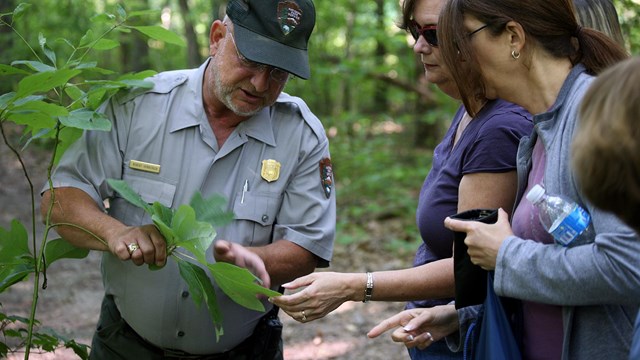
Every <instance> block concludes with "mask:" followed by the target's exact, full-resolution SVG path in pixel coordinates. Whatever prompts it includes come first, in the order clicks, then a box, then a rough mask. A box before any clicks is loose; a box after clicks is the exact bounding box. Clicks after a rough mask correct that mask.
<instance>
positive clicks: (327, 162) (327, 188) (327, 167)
mask: <svg viewBox="0 0 640 360" xmlns="http://www.w3.org/2000/svg"><path fill="white" fill-rule="evenodd" d="M320 184H321V185H322V191H324V196H326V197H327V199H328V198H330V197H331V192H332V191H333V166H332V165H331V159H330V158H328V157H327V158H324V159H322V160H320Z"/></svg>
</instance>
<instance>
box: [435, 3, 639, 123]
mask: <svg viewBox="0 0 640 360" xmlns="http://www.w3.org/2000/svg"><path fill="white" fill-rule="evenodd" d="M465 15H471V16H473V17H475V18H477V19H478V20H479V21H480V22H482V23H484V24H487V25H488V26H487V30H485V31H489V32H490V33H491V34H492V35H493V36H497V35H499V34H500V33H502V32H503V31H504V30H505V27H506V24H507V23H508V22H509V21H515V22H517V23H519V24H520V25H521V26H522V28H523V29H524V31H525V33H526V34H527V39H528V41H531V42H532V43H534V44H537V45H538V46H539V47H540V48H542V49H544V51H546V52H547V53H548V54H549V55H551V56H553V57H555V58H568V59H569V60H571V62H572V63H573V64H577V63H582V64H584V66H585V67H586V68H587V71H588V72H589V73H591V74H594V75H596V74H598V73H600V72H601V71H602V70H603V69H605V68H606V67H608V66H609V65H612V64H614V63H616V62H618V61H620V60H622V59H626V58H627V57H628V54H627V52H626V50H625V49H624V48H623V47H622V46H620V45H619V44H618V43H616V42H615V41H613V40H612V39H611V38H609V37H608V36H607V35H605V34H603V33H601V32H599V31H596V30H593V29H590V28H583V27H582V26H580V25H579V24H578V22H577V20H576V16H575V13H574V7H573V3H572V1H571V0H449V1H447V3H446V4H445V6H444V8H443V9H442V13H441V14H440V21H439V29H438V30H439V31H438V37H439V39H438V42H439V44H440V50H441V52H442V57H443V60H444V63H445V64H446V66H447V67H448V68H449V69H451V73H452V76H453V78H454V80H455V81H456V84H457V85H458V88H459V89H460V95H461V96H462V100H463V102H464V104H465V107H467V110H468V111H470V114H471V115H472V116H473V115H475V112H476V111H477V110H478V109H477V108H473V107H471V106H472V102H471V99H473V98H476V99H477V98H484V96H485V90H484V86H483V85H482V78H481V76H480V71H479V69H478V64H477V62H476V61H475V56H474V55H473V52H472V48H471V45H470V42H469V37H468V36H467V30H466V29H465V27H464V16H465ZM525 46H526V45H525ZM461 60H463V61H465V60H466V61H470V62H471V64H469V66H465V67H463V68H460V67H459V66H457V64H459V62H460V61H461Z"/></svg>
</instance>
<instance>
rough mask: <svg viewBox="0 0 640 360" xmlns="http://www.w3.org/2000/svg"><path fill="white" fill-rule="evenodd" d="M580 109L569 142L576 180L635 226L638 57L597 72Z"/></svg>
mask: <svg viewBox="0 0 640 360" xmlns="http://www.w3.org/2000/svg"><path fill="white" fill-rule="evenodd" d="M579 114H580V115H579V119H580V120H579V122H578V128H577V130H576V134H575V137H574V141H573V144H572V148H571V154H572V165H573V167H574V169H575V173H576V177H577V180H578V185H579V186H580V188H581V189H582V191H583V193H584V194H585V195H586V196H587V198H588V199H589V200H590V201H591V202H593V204H594V205H596V206H598V207H600V208H602V209H604V210H607V211H611V212H613V213H614V214H616V215H618V216H619V217H620V218H621V219H622V220H623V221H625V222H626V223H627V224H629V225H630V226H632V227H633V228H634V229H636V231H638V232H640V218H639V217H638V214H640V117H639V114H640V58H637V57H636V58H632V59H629V60H626V61H624V62H621V63H619V64H617V65H615V66H612V67H611V68H609V69H607V70H606V71H604V72H603V73H602V75H601V76H598V78H597V79H596V80H595V81H594V82H593V84H592V85H591V87H590V88H589V90H588V91H587V93H586V94H585V96H584V98H583V99H582V103H581V105H580V113H579Z"/></svg>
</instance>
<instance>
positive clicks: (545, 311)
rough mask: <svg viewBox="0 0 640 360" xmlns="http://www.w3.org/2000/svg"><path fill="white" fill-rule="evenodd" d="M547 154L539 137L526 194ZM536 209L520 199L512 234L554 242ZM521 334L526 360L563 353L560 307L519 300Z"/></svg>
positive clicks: (541, 170) (537, 178)
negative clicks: (521, 324) (521, 322)
mask: <svg viewBox="0 0 640 360" xmlns="http://www.w3.org/2000/svg"><path fill="white" fill-rule="evenodd" d="M546 159H547V155H546V153H545V151H544V146H542V141H540V138H539V137H538V140H537V141H536V144H535V145H534V147H533V153H532V155H531V171H530V172H529V178H528V184H527V189H526V191H525V194H526V193H528V192H529V190H531V188H532V187H533V186H534V185H536V184H542V181H543V178H544V169H545V162H546ZM538 213H539V211H538V208H536V207H534V206H533V204H532V203H531V202H530V201H528V200H527V199H524V198H523V199H522V201H520V203H519V204H518V206H517V207H516V210H515V211H514V213H513V220H512V229H513V233H514V235H516V236H517V237H519V238H522V239H532V240H534V241H537V242H541V243H543V244H551V245H550V246H555V245H553V243H554V241H553V237H552V236H551V235H550V234H549V233H548V232H547V231H546V230H545V229H544V227H543V226H542V223H540V218H539V217H538ZM522 316H523V323H524V324H523V325H524V326H523V334H522V335H523V336H522V346H523V349H522V350H523V351H522V353H523V354H524V358H525V359H531V360H534V359H536V360H537V359H540V360H542V359H560V358H561V352H562V338H563V331H562V307H560V306H557V305H547V304H541V303H536V302H531V301H524V300H523V301H522Z"/></svg>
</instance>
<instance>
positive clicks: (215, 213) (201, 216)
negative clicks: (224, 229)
mask: <svg viewBox="0 0 640 360" xmlns="http://www.w3.org/2000/svg"><path fill="white" fill-rule="evenodd" d="M189 205H191V206H192V207H193V209H194V210H195V212H196V214H197V220H199V221H205V222H208V223H210V224H211V225H213V226H224V225H227V224H229V223H230V222H231V220H233V218H234V214H233V212H228V211H224V208H225V207H226V205H227V201H226V199H225V198H224V197H223V196H221V195H216V194H214V195H212V196H211V197H209V198H208V199H206V200H205V199H203V198H202V194H201V193H200V192H199V191H197V192H196V193H195V194H193V196H192V197H191V201H190V202H189Z"/></svg>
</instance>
